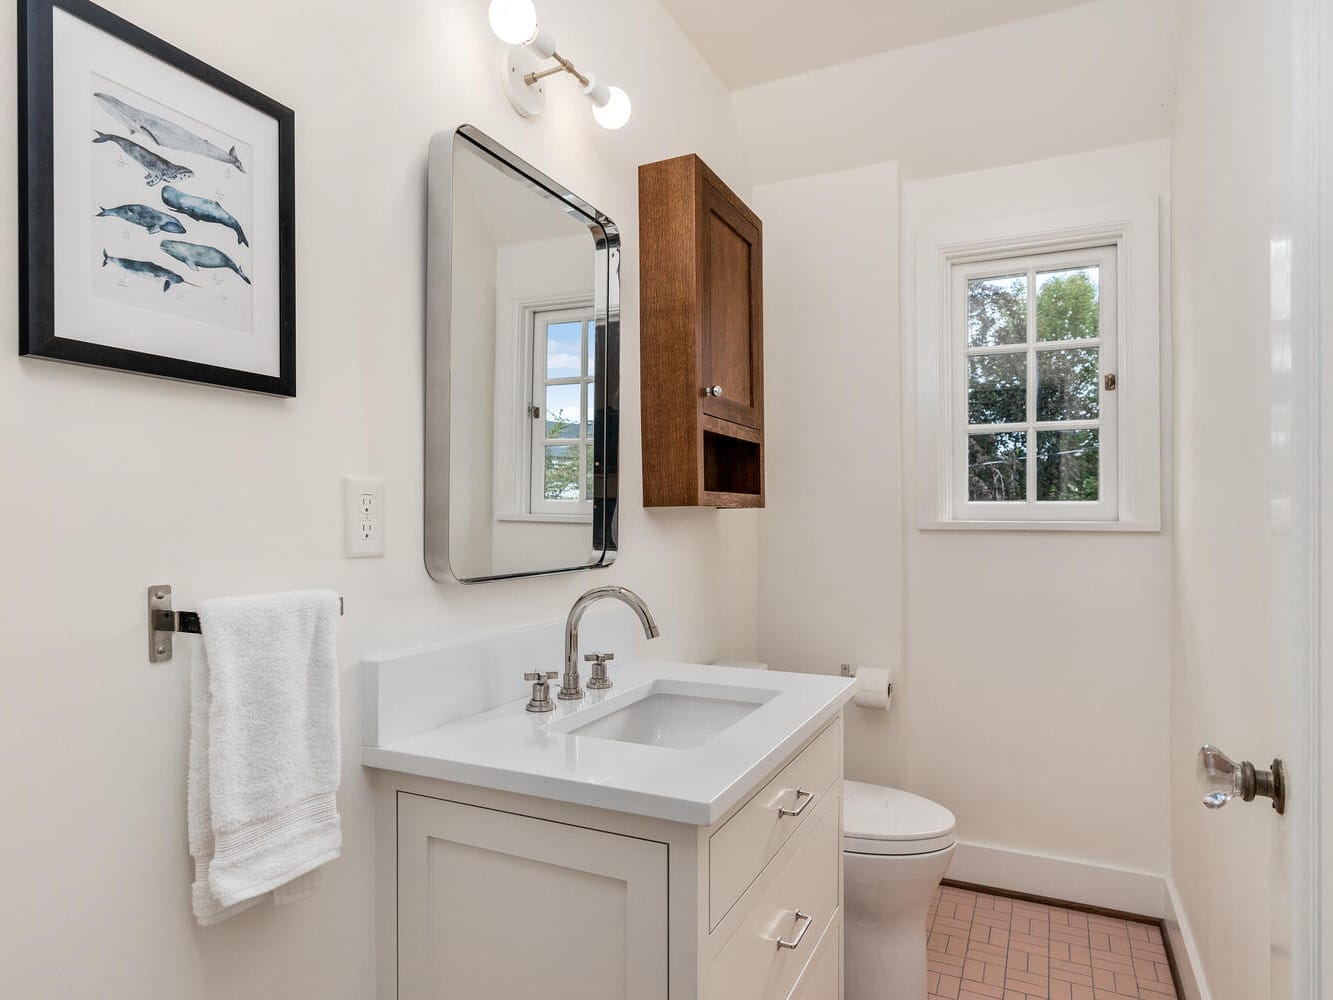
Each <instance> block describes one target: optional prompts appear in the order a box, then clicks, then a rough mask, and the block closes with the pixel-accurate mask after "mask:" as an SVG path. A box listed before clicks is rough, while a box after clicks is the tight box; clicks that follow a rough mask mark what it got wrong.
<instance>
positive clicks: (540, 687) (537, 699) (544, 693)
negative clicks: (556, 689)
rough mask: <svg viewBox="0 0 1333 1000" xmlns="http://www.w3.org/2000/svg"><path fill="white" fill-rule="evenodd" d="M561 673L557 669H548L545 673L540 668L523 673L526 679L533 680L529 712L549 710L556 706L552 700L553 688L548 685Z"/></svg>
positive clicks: (528, 706)
mask: <svg viewBox="0 0 1333 1000" xmlns="http://www.w3.org/2000/svg"><path fill="white" fill-rule="evenodd" d="M559 676H560V674H559V672H558V671H555V670H547V671H545V672H544V673H543V672H542V671H540V670H534V671H530V672H528V673H526V674H524V675H523V679H524V680H525V681H532V697H531V698H529V699H528V705H527V708H528V711H529V712H549V711H551V710H552V709H554V708H555V704H554V703H553V702H552V701H551V689H550V688H549V687H548V686H547V685H548V684H549V683H550V682H551V681H552V680H554V679H555V678H556V677H559Z"/></svg>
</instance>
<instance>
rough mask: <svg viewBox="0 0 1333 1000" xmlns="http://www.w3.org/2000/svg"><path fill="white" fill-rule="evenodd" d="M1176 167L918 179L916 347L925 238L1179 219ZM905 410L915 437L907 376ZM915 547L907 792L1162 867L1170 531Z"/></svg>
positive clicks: (909, 586)
mask: <svg viewBox="0 0 1333 1000" xmlns="http://www.w3.org/2000/svg"><path fill="white" fill-rule="evenodd" d="M1169 160H1170V156H1169V148H1168V145H1167V143H1165V142H1152V143H1143V144H1138V145H1133V146H1126V147H1120V148H1116V149H1108V150H1103V151H1100V152H1096V153H1085V154H1081V155H1078V156H1070V157H1061V158H1058V159H1053V160H1045V161H1040V162H1035V163H1030V164H1025V165H1021V166H1015V167H1005V168H999V169H995V170H986V171H978V172H974V173H969V174H963V175H958V176H954V177H943V178H938V179H935V180H926V181H920V182H917V183H913V184H907V185H905V186H904V189H903V246H904V253H903V261H904V271H903V275H904V276H903V282H904V284H903V288H904V294H903V323H904V340H905V342H906V344H907V345H908V346H909V349H910V346H911V344H912V343H913V342H914V340H913V338H914V336H915V302H914V301H913V291H914V288H915V273H914V266H913V265H914V263H915V261H914V254H913V253H911V252H908V250H907V248H909V247H914V246H915V236H916V234H917V233H919V232H920V231H921V230H922V229H924V228H928V227H932V226H938V225H949V224H952V223H957V222H961V221H965V220H976V219H985V218H1005V217H1009V216H1015V215H1023V214H1026V213H1035V212H1040V211H1045V210H1057V209H1062V208H1070V207H1076V206H1080V205H1086V204H1090V203H1099V202H1132V201H1141V200H1145V199H1150V198H1159V199H1161V201H1162V204H1163V219H1164V220H1165V219H1166V218H1168V216H1167V214H1166V201H1167V196H1168V184H1169V179H1168V178H1169ZM1166 255H1167V247H1166V243H1165V241H1164V242H1163V245H1162V260H1163V261H1165V260H1166ZM1162 287H1167V282H1166V276H1165V275H1164V276H1163V282H1162ZM1168 329H1169V324H1167V323H1166V322H1165V316H1164V317H1163V324H1162V330H1163V331H1164V332H1165V331H1167V330H1168ZM907 370H908V371H913V370H915V369H914V367H912V366H910V365H909V367H908V369H907ZM905 403H906V413H907V414H908V419H907V420H906V422H905V426H904V432H905V434H906V435H907V437H906V440H908V441H912V440H914V431H913V424H912V415H913V403H914V392H913V387H912V386H911V384H910V382H909V386H908V391H907V394H906V400H905ZM914 468H915V464H914V463H905V470H904V491H905V493H906V494H907V495H908V496H914V495H915V494H914V493H913V492H912V490H913V484H912V474H913V469H914ZM1169 510H1170V508H1169V505H1167V506H1166V507H1164V511H1166V512H1168V513H1167V517H1166V518H1165V520H1166V521H1167V523H1169V520H1170V517H1169ZM905 548H906V555H905V560H906V568H905V579H906V584H905V588H904V589H905V594H906V604H905V615H904V617H905V621H906V622H907V644H906V648H907V653H906V656H907V665H908V678H907V679H908V682H909V683H908V687H907V689H906V690H905V691H904V695H905V697H904V702H905V705H904V718H903V726H904V729H905V735H904V737H903V738H904V742H905V744H906V746H908V747H909V748H910V754H909V757H908V761H909V764H908V784H909V785H910V786H911V787H913V788H915V789H919V790H921V791H922V792H923V793H924V794H927V795H931V796H933V797H938V798H939V799H940V801H942V802H945V803H947V804H948V805H949V807H950V808H952V809H953V810H954V811H955V813H956V814H957V815H958V822H959V830H960V835H961V836H962V837H963V838H964V839H966V840H968V841H971V842H974V843H975V842H980V843H986V844H992V845H996V846H1000V847H1010V848H1016V849H1019V850H1025V851H1031V852H1035V853H1038V854H1049V855H1055V856H1061V857H1067V858H1076V859H1081V860H1086V861H1092V862H1096V863H1099V864H1102V865H1108V866H1111V867H1117V868H1126V869H1132V870H1138V871H1146V872H1153V873H1159V874H1160V873H1164V872H1165V871H1166V866H1167V856H1166V855H1167V852H1166V843H1167V819H1166V807H1167V782H1166V775H1165V773H1164V772H1163V769H1162V761H1163V760H1164V759H1165V757H1166V753H1167V701H1168V690H1169V689H1168V678H1169V669H1170V660H1169V657H1170V637H1171V620H1170V603H1171V601H1170V595H1171V589H1170V587H1171V584H1170V574H1171V562H1170V558H1171V556H1170V553H1171V548H1170V532H1169V529H1168V531H1165V532H1161V533H1156V534H1123V533H1096V532H1087V533H1083V532H1064V533H1053V534H1042V533H1033V532H1012V533H1004V532H995V533H991V532H949V531H918V530H915V529H913V528H909V529H908V531H907V540H906V546H905Z"/></svg>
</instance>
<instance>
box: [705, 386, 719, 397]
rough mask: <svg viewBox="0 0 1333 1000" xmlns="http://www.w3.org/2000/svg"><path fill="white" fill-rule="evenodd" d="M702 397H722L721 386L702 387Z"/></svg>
mask: <svg viewBox="0 0 1333 1000" xmlns="http://www.w3.org/2000/svg"><path fill="white" fill-rule="evenodd" d="M704 395H705V396H714V397H717V396H721V395H722V386H720V385H709V386H705V387H704Z"/></svg>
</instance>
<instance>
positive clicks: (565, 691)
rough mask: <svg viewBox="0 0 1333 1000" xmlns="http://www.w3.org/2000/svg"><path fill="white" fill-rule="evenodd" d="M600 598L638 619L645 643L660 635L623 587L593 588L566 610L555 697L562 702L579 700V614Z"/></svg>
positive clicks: (635, 597)
mask: <svg viewBox="0 0 1333 1000" xmlns="http://www.w3.org/2000/svg"><path fill="white" fill-rule="evenodd" d="M603 597H614V598H615V599H616V600H618V601H623V602H624V603H626V604H628V605H629V606H630V608H631V609H632V610H633V611H634V613H635V614H636V615H638V616H639V622H640V623H641V624H642V625H643V634H644V635H646V636H647V637H648V638H649V639H656V638H657V637H658V636H659V635H661V634H662V633H661V632H660V631H659V630H658V628H657V622H655V621H653V615H652V612H651V611H649V610H648V605H646V604H644V603H643V598H642V597H640V596H639V595H638V594H636V593H634V591H632V590H626V589H625V588H624V587H595V588H593V589H592V590H590V591H588V592H587V593H586V594H584V595H583V596H582V597H580V598H579V599H578V600H577V601H575V602H574V606H573V607H572V608H570V609H569V618H568V619H567V620H566V621H565V677H564V680H563V681H562V682H561V684H560V693H559V694H558V695H557V696H556V697H558V698H560V699H561V700H562V701H578V700H579V699H580V698H582V697H583V685H582V683H581V681H580V679H579V622H580V621H582V619H583V612H585V611H587V610H588V605H590V604H592V603H594V602H596V601H599V600H601V599H602V598H603ZM606 686H607V687H610V686H611V682H610V681H607V682H606Z"/></svg>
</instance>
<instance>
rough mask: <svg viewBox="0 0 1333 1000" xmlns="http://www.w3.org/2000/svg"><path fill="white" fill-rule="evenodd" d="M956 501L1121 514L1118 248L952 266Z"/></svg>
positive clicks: (1006, 508) (979, 511)
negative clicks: (1118, 503)
mask: <svg viewBox="0 0 1333 1000" xmlns="http://www.w3.org/2000/svg"><path fill="white" fill-rule="evenodd" d="M951 294H952V297H953V303H952V308H951V310H950V316H951V317H952V322H951V325H952V327H953V329H952V330H951V331H950V335H951V336H952V337H953V338H954V343H955V345H956V347H957V351H956V353H955V355H954V356H955V357H956V358H957V365H956V370H955V372H954V386H955V390H956V391H955V393H954V404H953V405H954V418H955V419H954V422H953V425H954V440H953V441H952V442H951V445H952V447H951V451H952V453H953V455H952V457H953V461H954V463H955V475H954V477H953V484H954V489H955V491H956V494H955V497H954V507H955V510H957V511H958V512H959V513H960V515H961V516H962V517H964V518H968V519H973V520H1013V521H1018V520H1090V521H1111V520H1114V519H1115V517H1116V501H1117V488H1116V474H1117V468H1118V462H1117V460H1118V449H1117V435H1116V426H1117V425H1116V399H1117V397H1116V386H1117V381H1116V377H1117V376H1116V366H1117V356H1118V355H1117V351H1116V335H1117V318H1116V251H1115V247H1089V248H1086V249H1079V250H1071V251H1062V252H1057V253H1047V254H1039V255H1034V256H1026V257H1013V258H1007V259H999V260H984V261H979V262H973V263H967V264H960V265H957V266H955V267H954V268H953V288H952V292H951Z"/></svg>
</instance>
